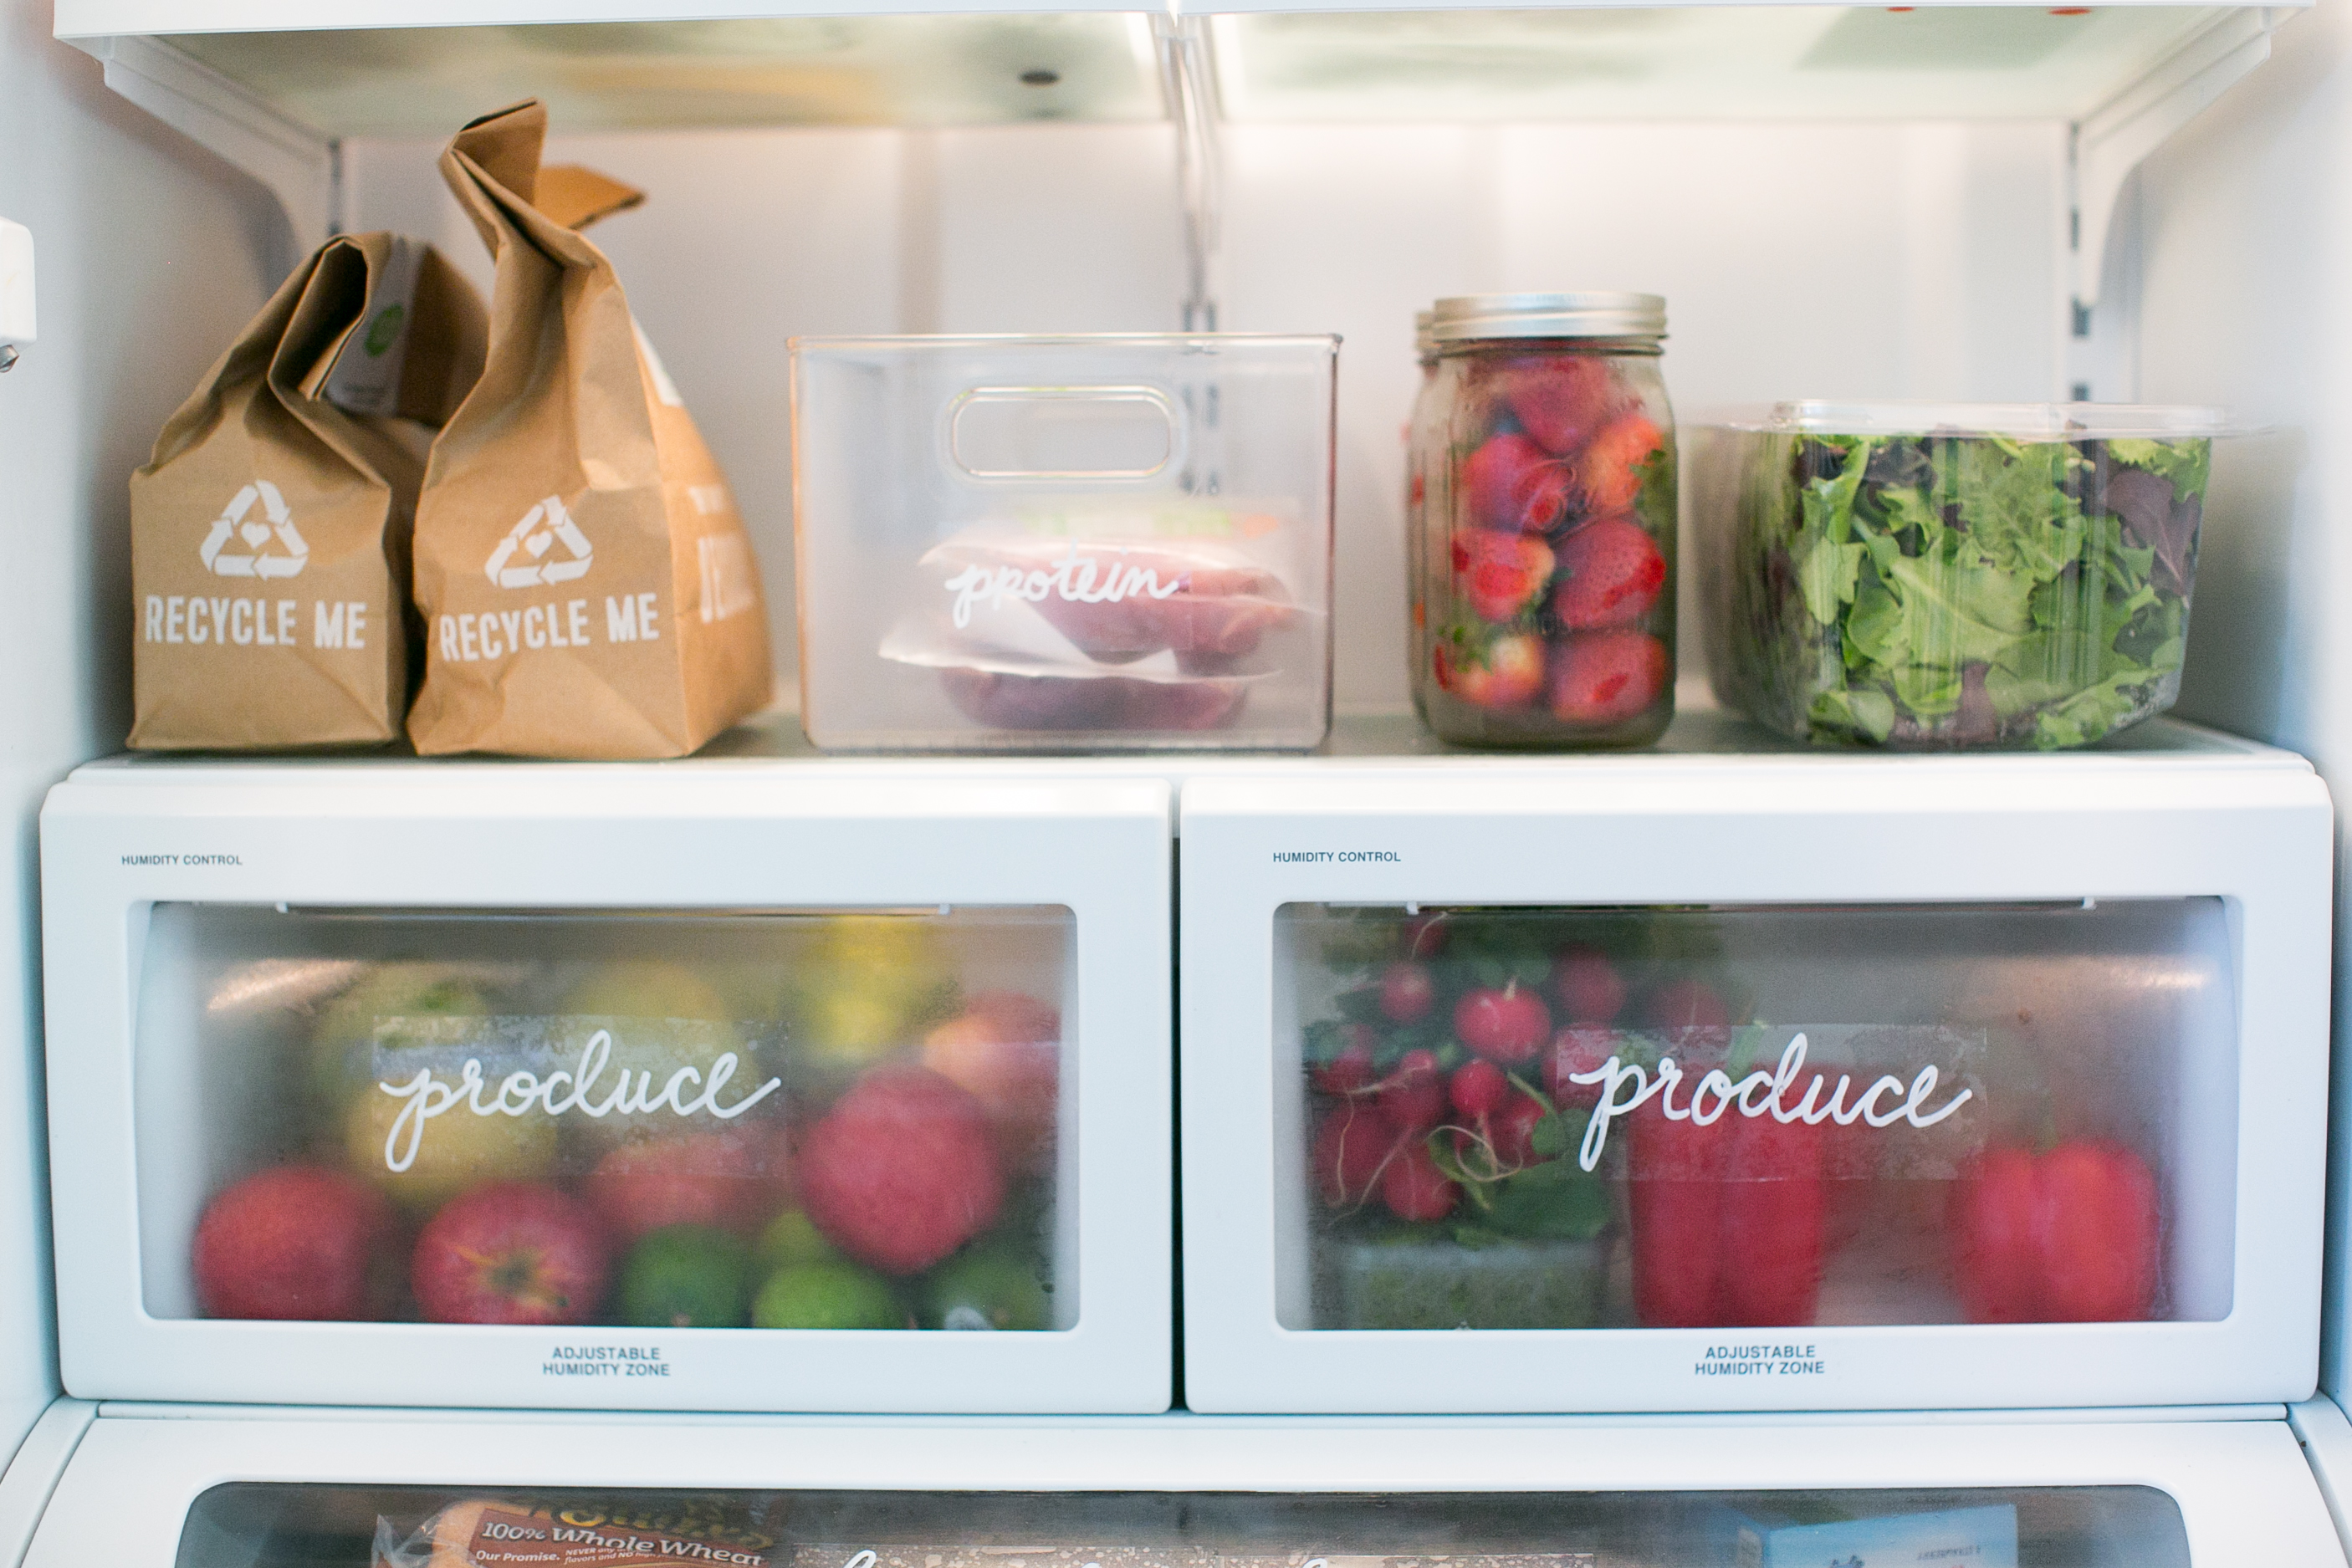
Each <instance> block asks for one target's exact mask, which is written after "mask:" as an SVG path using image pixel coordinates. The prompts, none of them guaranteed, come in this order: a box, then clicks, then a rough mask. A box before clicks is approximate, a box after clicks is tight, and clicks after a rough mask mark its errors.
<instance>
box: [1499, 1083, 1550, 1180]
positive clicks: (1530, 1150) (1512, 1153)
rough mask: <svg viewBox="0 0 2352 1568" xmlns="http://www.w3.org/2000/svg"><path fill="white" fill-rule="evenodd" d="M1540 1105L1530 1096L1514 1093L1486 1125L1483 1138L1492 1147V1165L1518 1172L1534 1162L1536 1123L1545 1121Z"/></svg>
mask: <svg viewBox="0 0 2352 1568" xmlns="http://www.w3.org/2000/svg"><path fill="white" fill-rule="evenodd" d="M1543 1119H1544V1106H1543V1102H1542V1101H1540V1100H1538V1099H1536V1098H1535V1097H1534V1096H1533V1095H1531V1094H1516V1093H1515V1094H1513V1095H1512V1096H1511V1097H1510V1100H1509V1102H1508V1103H1506V1104H1505V1105H1504V1107H1503V1108H1502V1109H1501V1110H1500V1111H1498V1112H1496V1113H1495V1116H1494V1118H1493V1120H1492V1121H1490V1122H1489V1123H1488V1124H1487V1129H1486V1135H1487V1137H1488V1138H1489V1139H1490V1140H1492V1141H1493V1143H1494V1145H1495V1163H1496V1165H1497V1166H1501V1167H1502V1168H1503V1169H1505V1170H1519V1169H1524V1168H1525V1167H1526V1166H1531V1165H1534V1164H1535V1163H1536V1143H1535V1133H1536V1124H1537V1123H1538V1122H1540V1121H1542V1120H1543Z"/></svg>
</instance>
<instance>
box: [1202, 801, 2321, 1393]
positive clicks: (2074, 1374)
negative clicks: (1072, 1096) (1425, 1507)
mask: <svg viewBox="0 0 2352 1568" xmlns="http://www.w3.org/2000/svg"><path fill="white" fill-rule="evenodd" d="M1704 761H1705V759H1697V758H1683V759H1663V760H1657V761H1651V762H1646V763H1643V762H1626V763H1622V764H1618V765H1615V766H1613V767H1612V766H1603V767H1600V768H1591V767H1588V768H1584V769H1582V770H1580V771H1577V772H1574V773H1572V774H1571V773H1569V772H1566V771H1561V770H1552V771H1549V772H1547V771H1546V770H1544V769H1542V768H1528V767H1515V766H1509V765H1500V766H1488V767H1480V766H1478V765H1476V764H1452V765H1433V766H1432V767H1430V768H1426V769H1423V770H1418V771H1417V772H1415V773H1413V774H1412V775H1409V776H1408V775H1404V774H1402V773H1398V774H1389V775H1381V774H1370V773H1366V774H1358V775H1355V776H1352V777H1349V778H1344V779H1323V780H1319V781H1317V782H1316V783H1315V784H1313V785H1312V786H1311V787H1303V786H1300V785H1298V784H1297V783H1296V782H1295V781H1292V780H1286V779H1277V778H1273V777H1269V778H1267V779H1261V780H1255V781H1250V780H1243V779H1220V780H1210V779H1195V780H1193V781H1192V783H1191V784H1190V785H1188V786H1187V789H1186V792H1185V796H1184V807H1183V817H1182V832H1183V843H1184V856H1183V887H1182V897H1181V905H1182V909H1183V923H1184V924H1183V931H1182V937H1181V941H1182V952H1183V973H1184V977H1185V978H1184V995H1183V1003H1182V1030H1181V1038H1182V1040H1183V1041H1184V1048H1183V1064H1182V1066H1183V1074H1182V1076H1183V1082H1184V1086H1185V1105H1184V1122H1183V1126H1184V1136H1185V1140H1186V1150H1185V1160H1184V1182H1185V1193H1184V1198H1185V1203H1184V1211H1185V1215H1186V1227H1185V1264H1186V1275H1187V1281H1188V1295H1187V1303H1186V1306H1187V1312H1186V1388H1187V1395H1188V1399H1189V1402H1190V1403H1191V1404H1192V1406H1193V1407H1194V1408H1197V1409H1205V1410H1375V1411H1377V1410H1395V1411H1420V1410H1425V1411H1448V1410H1461V1411H1481V1410H1486V1411H1509V1410H1562V1411H1575V1410H1628V1409H1634V1410H1642V1409H1647V1410H1675V1409H1684V1410H1734V1409H1848V1408H1890V1407H1927V1408H1947V1407H1962V1406H2060V1405H2098V1404H2151V1403H2171V1402H2184V1403H2186V1402H2203V1401H2216V1400H2230V1399H2295V1398H2301V1397H2304V1396H2307V1395H2308V1394H2309V1392H2310V1391H2311V1389H2312V1387H2313V1385H2314V1378H2315V1364H2316V1363H2315V1355H2316V1336H2317V1320H2316V1313H2315V1301H2316V1299H2317V1284H2316V1281H2317V1270H2318V1264H2319V1218H2320V1213H2321V1191H2322V1185H2323V1170H2324V1166H2325V1143H2326V1140H2325V1128H2326V1078H2327V1069H2326V1048H2327V976H2328V946H2327V926H2328V918H2329V905H2328V883H2329V866H2330V851H2329V837H2328V832H2329V828H2328V815H2327V809H2326V797H2325V795H2324V792H2323V791H2322V789H2321V788H2320V786H2319V785H2318V783H2317V781H2316V779H2314V778H2313V777H2312V776H2311V775H2310V774H2309V773H2308V771H2306V770H2305V769H2303V768H2301V767H2300V766H2299V765H2296V766H2281V765H2279V764H2278V763H2276V762H2274V761H2264V760H2259V759H2254V758H2246V759H2242V761H2243V764H2244V765H2243V766H2238V767H2232V766H2228V765H2223V764H2214V763H2210V762H2209V763H2208V764H2207V765H2205V766H2202V767H2200V768H2181V767H2177V766H2171V765H2168V764H2162V765H2149V759H2146V758H2142V759H2137V762H2138V765H2137V766H2136V765H2134V760H2133V759H2128V758H2098V759H2095V760H2093V761H2090V762H2088V763H2085V764H2083V765H2079V766H2070V765H2069V764H2067V763H2066V762H2064V761H2063V760H2059V759H2050V758H2034V759H2032V761H2033V762H2034V763H2035V764H2036V765H2037V766H2034V767H2032V768H2030V769H2029V768H2021V767H2019V766H2018V765H2014V764H2007V765H2005V764H2001V763H1999V762H1994V763H1992V764H1990V768H1988V767H1987V766H1985V765H1984V762H1983V759H1970V761H1969V763H1954V762H1945V763H1934V762H1926V763H1919V762H1915V763H1909V764H1904V763H1895V764H1893V765H1892V766H1888V765H1885V764H1884V762H1883V759H1882V760H1881V761H1865V760H1862V759H1855V758H1824V759H1821V760H1818V761H1815V760H1801V759H1796V758H1788V759H1776V760H1775V761H1773V762H1772V763H1770V764H1769V765H1761V764H1751V765H1748V767H1746V768H1741V767H1738V766H1727V765H1724V764H1720V763H1716V764H1713V765H1711V766H1701V767H1692V766H1687V764H1690V763H1695V762H1697V763H1704ZM2053 762H2055V763H2056V766H2054V767H2053V766H2052V765H2051V764H2052V763H2053ZM1678 764H1681V765H1678ZM2000 771H2006V773H2007V775H2008V777H2007V778H2006V779H2000V778H1999V777H1997V776H1996V775H1997V773H1998V772H2000ZM2028 779H2031V780H2032V781H2033V783H2034V785H2035V788H2034V789H2032V793H2031V794H2027V793H2026V792H2024V791H2023V790H2022V789H2018V788H2016V786H2018V785H2021V784H2022V783H2024V782H2025V781H2026V780H2028ZM1993 800H2031V801H2032V802H2033V804H2032V805H2031V806H2030V807H2029V808H2026V809H2012V810H2002V809H1995V808H1993V807H1992V806H1990V805H1989V804H1988V802H1990V801H1993Z"/></svg>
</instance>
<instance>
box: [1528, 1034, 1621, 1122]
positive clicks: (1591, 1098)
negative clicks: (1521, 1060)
mask: <svg viewBox="0 0 2352 1568" xmlns="http://www.w3.org/2000/svg"><path fill="white" fill-rule="evenodd" d="M1619 1043H1620V1041H1619V1038H1618V1034H1617V1031H1616V1030H1613V1029H1602V1028H1598V1027H1596V1026H1593V1025H1591V1024H1570V1025H1569V1026H1568V1027H1567V1028H1566V1029H1563V1030H1560V1031H1559V1033H1558V1034H1555V1035H1553V1036H1552V1037H1551V1050H1550V1051H1549V1053H1548V1054H1547V1055H1546V1056H1545V1057H1544V1091H1545V1092H1547V1093H1549V1095H1550V1096H1551V1097H1552V1100H1553V1102H1554V1103H1557V1104H1561V1105H1598V1104H1599V1103H1601V1087H1602V1086H1601V1083H1599V1082H1591V1083H1578V1082H1573V1080H1572V1077H1571V1075H1572V1074H1574V1073H1579V1072H1597V1071H1600V1070H1601V1067H1602V1065H1603V1064H1605V1063H1606V1062H1607V1061H1608V1060H1609V1059H1610V1058H1611V1057H1612V1056H1614V1055H1616V1054H1617V1051H1618V1046H1619Z"/></svg>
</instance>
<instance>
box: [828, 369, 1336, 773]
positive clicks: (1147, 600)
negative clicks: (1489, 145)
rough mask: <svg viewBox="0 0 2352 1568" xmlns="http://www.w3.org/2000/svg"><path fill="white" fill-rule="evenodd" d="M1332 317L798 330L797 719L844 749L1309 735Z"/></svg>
mask: <svg viewBox="0 0 2352 1568" xmlns="http://www.w3.org/2000/svg"><path fill="white" fill-rule="evenodd" d="M1338 352H1339V340H1338V339H1336V338H1330V337H1254V336H1234V335H1200V336H1189V337H1188V336H1158V337H1067V338H1026V337H976V338H860V339H795V340H793V501H794V514H793V529H794V535H795V538H796V541H797V549H798V561H799V587H800V624H801V719H802V723H803V726H804V727H806V729H807V731H808V734H809V738H810V739H811V740H813V741H814V742H815V743H816V744H817V745H818V746H821V747H827V748H829V749H842V750H867V751H970V750H989V751H1073V750H1076V751H1084V750H1129V749H1151V748H1246V747H1270V748H1291V749H1305V748H1307V747H1313V746H1316V745H1317V744H1318V743H1319V742H1320V741H1321V740H1322V738H1323V736H1324V732H1325V730H1326V729H1327V727H1328V725H1329V722H1330V704H1331V699H1330V691H1331V679H1330V664H1331V656H1330V650H1331V630H1330V601H1331V485H1332V477H1331V476H1332V430H1333V423H1332V420H1333V402H1332V387H1333V373H1334V369H1335V366H1336V363H1337V358H1338Z"/></svg>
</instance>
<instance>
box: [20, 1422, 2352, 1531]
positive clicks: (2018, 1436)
mask: <svg viewBox="0 0 2352 1568" xmlns="http://www.w3.org/2000/svg"><path fill="white" fill-rule="evenodd" d="M2235 1415H2237V1416H2239V1417H2241V1418H2237V1419H2231V1418H2227V1415H2226V1414H2223V1416H2222V1418H2217V1419H2204V1420H2195V1421H2184V1420H2179V1419H2177V1418H2172V1419H2168V1418H2166V1417H2165V1416H2162V1415H2158V1416H2156V1418H2154V1419H2143V1420H2142V1421H2140V1422H2137V1423H2122V1422H2116V1423H2106V1424H2095V1423H2087V1422H2080V1421H2053V1422H2050V1423H2047V1424H2039V1425H2029V1424H2021V1423H2017V1422H2014V1421H2011V1422H2009V1423H2008V1424H2005V1425H2000V1426H1977V1425H1970V1424H1967V1423H1960V1422H1953V1421H1950V1420H1948V1419H1947V1420H1946V1421H1943V1422H1941V1423H1934V1424H1931V1423H1927V1422H1924V1421H1911V1420H1906V1421H1895V1422H1888V1423H1885V1424H1877V1423H1873V1424H1869V1425H1858V1424H1857V1425H1844V1426H1841V1425H1836V1424H1832V1423H1827V1422H1823V1421H1821V1420H1819V1419H1817V1418H1804V1417H1789V1418H1786V1419H1785V1422H1784V1423H1776V1424H1769V1425H1763V1424H1756V1423H1753V1422H1746V1423H1741V1424H1738V1425H1734V1424H1728V1423H1726V1424H1717V1425H1713V1426H1710V1425H1706V1424H1704V1423H1701V1422H1697V1421H1694V1420H1690V1419H1687V1418H1686V1419H1684V1420H1680V1421H1662V1420H1657V1419H1648V1420H1641V1419H1625V1420H1622V1422H1621V1424H1618V1425H1613V1426H1612V1425H1609V1424H1605V1423H1600V1422H1589V1421H1570V1422H1548V1421H1528V1420H1518V1421H1514V1422H1510V1423H1507V1424H1506V1423H1495V1424H1486V1425H1482V1424H1478V1423H1465V1422H1463V1421H1459V1420H1451V1421H1436V1420H1424V1421H1422V1422H1418V1423H1415V1422H1382V1423H1378V1424H1374V1425H1370V1426H1366V1425H1362V1424H1358V1425H1355V1426H1352V1427H1351V1426H1348V1425H1344V1424H1339V1423H1331V1422H1319V1423H1318V1422H1307V1423H1300V1422H1295V1421H1294V1422H1283V1423H1279V1424H1274V1423H1266V1422H1251V1421H1246V1420H1238V1419H1236V1420H1219V1419H1217V1418H1214V1417H1208V1418H1201V1417H1167V1416H1163V1417H1159V1418H1151V1417H1141V1418H1129V1419H1111V1420H1095V1421H1090V1422H1087V1423H1084V1424H1082V1425H1081V1424H1076V1423H1062V1424H1058V1425H1055V1424H1046V1423H1039V1422H1034V1421H1031V1422H1024V1423H1018V1424H1015V1423H1009V1422H1000V1421H987V1420H984V1419H982V1420H971V1421H965V1422H958V1423H952V1424H950V1423H931V1424H921V1425H909V1424H908V1423H906V1422H904V1421H899V1420H892V1421H865V1422H858V1423H846V1422H844V1423H838V1424H831V1425H791V1424H785V1423H782V1422H777V1421H772V1420H748V1421H733V1422H729V1423H727V1424H725V1425H724V1426H720V1425H717V1424H698V1423H693V1422H687V1421H677V1420H665V1421H662V1422H660V1423H659V1424H658V1425H654V1424H650V1423H648V1422H646V1421H645V1420H642V1419H639V1420H635V1421H633V1420H632V1418H630V1417H626V1416H604V1417H597V1416H578V1417H575V1418H573V1419H572V1420H570V1421H567V1422H565V1423H562V1424H561V1425H559V1424H556V1423H553V1422H545V1423H539V1424H531V1423H528V1422H524V1421H519V1420H510V1419H505V1418H500V1417H495V1416H489V1417H481V1418H477V1419H474V1420H470V1421H464V1422H459V1421H452V1420H447V1419H436V1418H433V1417H424V1418H420V1419H386V1418H383V1417H381V1416H378V1417H373V1418H371V1417H370V1416H365V1415H358V1416H343V1417H340V1418H332V1417H330V1418H310V1419H284V1418H272V1417H271V1416H263V1417H262V1418H258V1419H246V1420H225V1419H221V1418H219V1416H216V1415H215V1414H212V1413H208V1412H205V1411H203V1410H188V1409H179V1410H173V1411H169V1412H164V1411H150V1412H143V1413H142V1411H140V1410H138V1409H136V1408H129V1409H125V1408H122V1407H116V1410H114V1411H110V1413H109V1414H108V1415H106V1416H100V1418H99V1419H97V1420H96V1421H95V1422H94V1423H92V1424H91V1425H90V1427H89V1431H88V1433H87V1435H86V1436H85V1437H83V1438H82V1440H81V1443H80V1445H79V1448H78V1449H77V1450H76V1451H75V1453H74V1456H73V1458H72V1460H71V1461H70V1463H69V1465H68V1467H67V1469H66V1471H65V1474H64V1476H63V1478H62V1479H61V1480H60V1481H59V1483H58V1485H57V1487H56V1490H54V1492H53V1493H51V1494H49V1500H48V1505H47V1511H46V1513H45V1515H44V1516H43V1518H42V1519H41V1522H40V1524H39V1527H38V1529H37V1531H36V1533H35V1534H34V1538H33V1542H32V1547H31V1550H30V1552H29V1553H28V1554H27V1556H26V1560H25V1562H26V1568H79V1565H81V1564H87V1563H117V1564H122V1565H124V1568H172V1565H173V1564H177V1568H213V1565H215V1564H219V1563H239V1564H245V1565H248V1568H542V1565H545V1568H563V1565H566V1564H570V1565H573V1568H652V1565H654V1564H657V1563H701V1564H705V1565H706V1568H1015V1565H1016V1564H1017V1565H1018V1568H1318V1565H1319V1568H1852V1565H1853V1564H1856V1563H1862V1564H1878V1563H1969V1564H1974V1565H1977V1568H2124V1565H2126V1564H2127V1565H2129V1568H2257V1565H2260V1568H2270V1565H2272V1564H2278V1563H2294V1564H2298V1565H2318V1564H2323V1563H2341V1562H2342V1557H2341V1554H2340V1552H2339V1550H2338V1548H2337V1545H2336V1540H2335V1535H2334V1531H2333V1530H2332V1528H2331V1526H2330V1523H2329V1519H2328V1514H2327V1510H2326V1505H2325V1504H2324V1502H2323V1501H2322V1500H2321V1496H2320V1492H2319V1489H2318V1487H2317V1486H2316V1485H2315V1482H2314V1479H2313V1476H2312V1472H2311V1471H2310V1470H2309V1469H2307V1468H2306V1467H2305V1464H2304V1462H2303V1459H2302V1458H2301V1456H2300V1455H2299V1453H2298V1452H2297V1450H2296V1448H2295V1443H2294V1436H2293V1434H2292V1433H2291V1432H2290V1431H2289V1430H2288V1427H2287V1425H2286V1423H2285V1422H2284V1421H2282V1420H2280V1419H2277V1418H2276V1412H2275V1411H2274V1410H2273V1412H2272V1413H2271V1415H2270V1418H2268V1419H2253V1418H2245V1417H2249V1416H2252V1412H2245V1411H2241V1412H2236V1413H2235ZM786 1480H788V1482H789V1487H790V1490H774V1489H777V1488H778V1487H779V1484H780V1482H783V1481H786Z"/></svg>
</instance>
